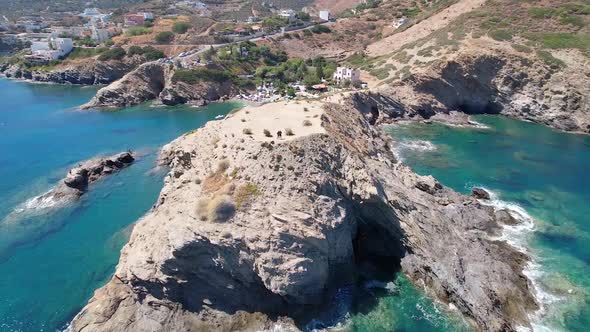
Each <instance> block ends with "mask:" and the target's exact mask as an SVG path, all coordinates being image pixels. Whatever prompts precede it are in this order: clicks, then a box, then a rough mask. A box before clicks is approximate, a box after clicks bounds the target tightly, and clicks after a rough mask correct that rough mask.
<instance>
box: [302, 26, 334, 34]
mask: <svg viewBox="0 0 590 332" xmlns="http://www.w3.org/2000/svg"><path fill="white" fill-rule="evenodd" d="M305 31H307V30H305ZM311 32H313V33H330V32H332V30H331V29H330V28H328V27H327V26H325V25H316V26H314V27H313V28H311Z"/></svg>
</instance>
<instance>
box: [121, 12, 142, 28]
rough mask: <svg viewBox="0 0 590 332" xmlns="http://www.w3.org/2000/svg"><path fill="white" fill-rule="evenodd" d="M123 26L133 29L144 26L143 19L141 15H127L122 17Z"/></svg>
mask: <svg viewBox="0 0 590 332" xmlns="http://www.w3.org/2000/svg"><path fill="white" fill-rule="evenodd" d="M124 19H125V26H127V27H134V26H138V25H144V24H145V17H144V16H143V15H141V14H127V15H125V17H124Z"/></svg>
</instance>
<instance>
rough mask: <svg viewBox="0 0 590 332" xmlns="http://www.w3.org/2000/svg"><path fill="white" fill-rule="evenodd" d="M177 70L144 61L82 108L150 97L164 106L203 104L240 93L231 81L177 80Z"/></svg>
mask: <svg viewBox="0 0 590 332" xmlns="http://www.w3.org/2000/svg"><path fill="white" fill-rule="evenodd" d="M175 70H176V69H175V67H174V65H171V64H167V63H163V62H160V61H154V62H148V63H145V64H143V65H141V66H139V67H138V68H137V69H135V70H134V71H132V72H130V73H128V74H127V75H125V76H124V77H123V78H121V79H120V80H118V81H116V82H114V83H112V84H111V85H109V86H106V87H104V88H102V89H100V90H99V91H98V92H97V94H96V96H95V97H94V98H92V100H91V101H90V102H89V103H87V104H86V105H84V106H82V108H84V109H89V108H97V107H128V106H132V105H137V104H140V103H143V102H146V101H150V100H155V101H157V102H159V103H161V104H165V105H178V104H191V105H197V106H202V105H206V104H207V103H209V102H211V101H216V100H220V99H222V98H224V97H226V96H228V97H229V96H233V95H235V94H236V93H237V89H236V88H235V87H234V85H233V83H232V82H231V81H230V80H228V81H225V82H215V81H200V82H197V83H194V84H187V83H183V82H178V81H175V80H174V79H173V76H174V72H175Z"/></svg>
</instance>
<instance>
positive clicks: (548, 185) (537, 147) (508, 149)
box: [388, 116, 590, 331]
mask: <svg viewBox="0 0 590 332" xmlns="http://www.w3.org/2000/svg"><path fill="white" fill-rule="evenodd" d="M475 119H476V120H477V121H479V122H481V123H483V124H485V125H486V126H488V127H489V128H487V129H469V128H454V127H448V126H444V125H440V124H417V123H411V124H401V125H395V126H392V127H389V128H388V132H389V133H391V135H392V136H393V137H394V138H395V139H396V141H397V144H396V150H397V152H398V154H399V155H400V157H401V158H402V159H403V160H404V162H405V163H406V164H408V165H409V166H411V167H412V168H413V169H414V170H415V171H416V172H418V173H420V174H424V175H427V174H432V175H433V176H434V177H436V178H437V179H438V180H439V181H441V182H442V183H443V184H445V185H447V186H449V187H451V188H453V189H455V190H457V191H460V192H464V193H469V191H470V189H471V188H472V187H473V186H483V187H485V188H487V189H490V190H491V191H493V193H495V194H496V195H497V196H498V200H501V201H503V202H505V203H511V204H515V205H517V206H519V207H521V208H524V209H525V210H526V212H527V213H528V214H529V215H530V216H532V218H533V219H534V222H535V229H534V231H533V232H529V233H526V232H524V233H520V234H513V235H512V238H510V240H512V241H514V242H515V243H516V244H522V245H524V246H526V248H527V250H528V252H529V253H530V254H531V255H532V257H534V259H535V260H534V263H535V265H533V266H531V268H530V269H529V271H528V273H529V275H530V276H531V277H532V278H533V280H535V282H536V283H537V286H538V290H539V294H538V295H539V297H541V298H542V299H543V301H544V303H547V305H546V308H545V311H544V312H540V313H538V315H537V317H536V322H537V326H536V328H537V329H542V328H543V327H545V328H549V329H550V330H563V331H587V330H588V326H590V245H589V243H590V242H589V240H590V217H589V216H590V175H588V171H589V170H590V136H584V135H573V134H566V133H561V132H557V131H554V130H551V129H549V128H547V127H544V126H540V125H536V124H532V123H526V122H521V121H515V120H511V119H507V118H503V117H494V116H477V117H475ZM497 203H501V202H500V201H498V202H497Z"/></svg>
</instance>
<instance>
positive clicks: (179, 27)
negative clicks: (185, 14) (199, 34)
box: [172, 22, 192, 34]
mask: <svg viewBox="0 0 590 332" xmlns="http://www.w3.org/2000/svg"><path fill="white" fill-rule="evenodd" d="M191 26H192V25H191V24H190V23H189V22H175V23H174V25H173V26H172V31H173V32H175V33H178V34H183V33H186V32H187V31H188V29H190V28H191Z"/></svg>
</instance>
